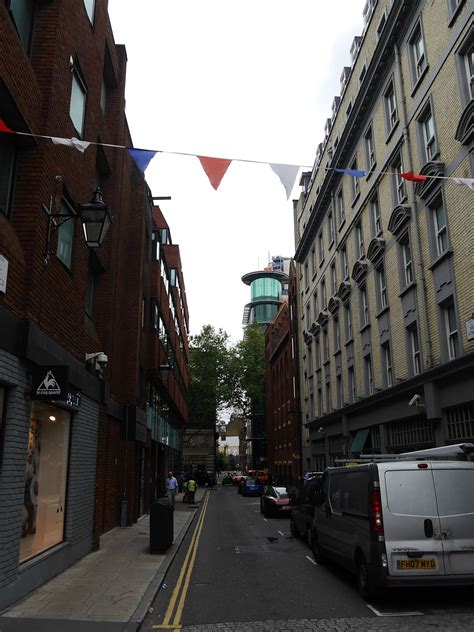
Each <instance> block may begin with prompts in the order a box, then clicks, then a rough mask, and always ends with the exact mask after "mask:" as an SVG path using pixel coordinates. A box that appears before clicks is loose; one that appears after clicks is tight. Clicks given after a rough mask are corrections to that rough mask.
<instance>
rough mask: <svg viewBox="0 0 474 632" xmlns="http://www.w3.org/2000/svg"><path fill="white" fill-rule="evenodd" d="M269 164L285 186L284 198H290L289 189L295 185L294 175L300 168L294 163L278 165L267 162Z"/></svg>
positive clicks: (295, 175)
mask: <svg viewBox="0 0 474 632" xmlns="http://www.w3.org/2000/svg"><path fill="white" fill-rule="evenodd" d="M269 165H270V167H271V168H272V169H273V171H274V172H275V173H276V174H277V176H278V177H279V178H280V182H281V183H282V185H283V186H284V187H285V191H286V199H287V200H288V199H289V198H290V195H291V191H292V190H293V187H294V186H295V181H296V177H297V175H298V171H299V170H300V168H299V167H297V166H296V165H280V164H273V163H269Z"/></svg>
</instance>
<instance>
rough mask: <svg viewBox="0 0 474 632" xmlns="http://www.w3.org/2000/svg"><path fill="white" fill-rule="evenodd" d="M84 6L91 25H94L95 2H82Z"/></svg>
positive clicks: (93, 0) (90, 0) (87, 0)
mask: <svg viewBox="0 0 474 632" xmlns="http://www.w3.org/2000/svg"><path fill="white" fill-rule="evenodd" d="M84 6H85V7H86V11H87V16H88V18H89V20H90V22H91V24H93V23H94V6H95V0H84Z"/></svg>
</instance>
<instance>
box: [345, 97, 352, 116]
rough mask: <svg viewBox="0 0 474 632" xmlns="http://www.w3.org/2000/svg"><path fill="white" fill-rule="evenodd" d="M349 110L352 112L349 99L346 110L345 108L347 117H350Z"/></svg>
mask: <svg viewBox="0 0 474 632" xmlns="http://www.w3.org/2000/svg"><path fill="white" fill-rule="evenodd" d="M351 112H352V101H349V105H348V106H347V110H346V116H347V118H349V117H350V115H351Z"/></svg>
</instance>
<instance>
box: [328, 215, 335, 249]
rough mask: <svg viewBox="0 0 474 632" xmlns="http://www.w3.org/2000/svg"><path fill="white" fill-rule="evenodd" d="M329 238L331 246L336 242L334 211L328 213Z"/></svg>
mask: <svg viewBox="0 0 474 632" xmlns="http://www.w3.org/2000/svg"><path fill="white" fill-rule="evenodd" d="M328 239H329V247H331V244H332V243H334V216H333V214H332V211H330V212H329V214H328Z"/></svg>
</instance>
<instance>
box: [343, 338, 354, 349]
mask: <svg viewBox="0 0 474 632" xmlns="http://www.w3.org/2000/svg"><path fill="white" fill-rule="evenodd" d="M351 342H354V338H353V337H352V336H351V337H350V338H348V339H347V340H346V341H345V342H344V346H345V347H347V345H350V344H351Z"/></svg>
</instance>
